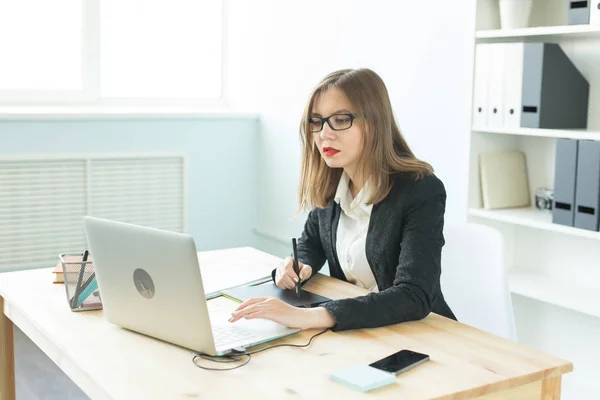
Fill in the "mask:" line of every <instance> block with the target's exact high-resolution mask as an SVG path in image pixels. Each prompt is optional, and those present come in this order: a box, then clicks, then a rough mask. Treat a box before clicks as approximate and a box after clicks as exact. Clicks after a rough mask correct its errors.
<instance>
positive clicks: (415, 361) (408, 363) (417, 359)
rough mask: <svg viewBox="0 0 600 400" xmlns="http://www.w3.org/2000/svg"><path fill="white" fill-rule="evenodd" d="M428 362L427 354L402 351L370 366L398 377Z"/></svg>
mask: <svg viewBox="0 0 600 400" xmlns="http://www.w3.org/2000/svg"><path fill="white" fill-rule="evenodd" d="M427 360H429V356H428V355H427V354H423V353H417V352H416V351H411V350H400V351H399V352H397V353H394V354H392V355H389V356H387V357H385V358H382V359H381V360H378V361H375V362H374V363H372V364H369V366H370V367H373V368H377V369H379V370H381V371H385V372H391V373H393V374H395V375H397V374H399V373H402V372H404V371H407V370H409V369H411V368H413V367H416V366H417V365H419V364H423V363H424V362H425V361H427Z"/></svg>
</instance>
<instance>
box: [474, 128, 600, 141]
mask: <svg viewBox="0 0 600 400" xmlns="http://www.w3.org/2000/svg"><path fill="white" fill-rule="evenodd" d="M472 130H473V131H475V132H482V133H494V134H498V135H519V136H537V137H548V138H567V139H581V140H600V132H599V131H588V130H584V129H534V128H510V129H505V128H484V127H477V126H474V127H473V128H472Z"/></svg>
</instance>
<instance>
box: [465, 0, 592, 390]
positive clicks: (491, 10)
mask: <svg viewBox="0 0 600 400" xmlns="http://www.w3.org/2000/svg"><path fill="white" fill-rule="evenodd" d="M567 13H568V2H567V1H565V0H533V9H532V14H531V18H530V21H529V26H530V27H528V28H522V29H500V15H499V8H498V0H477V24H476V32H475V34H474V38H473V42H474V44H475V45H477V44H480V43H492V42H493V43H496V42H497V43H508V42H551V43H557V44H559V45H560V47H561V48H562V49H563V51H564V52H565V53H566V54H567V56H568V57H569V59H571V60H572V62H573V63H574V65H575V66H576V67H577V68H578V69H579V71H580V72H581V73H582V75H583V76H584V77H585V78H586V79H587V81H588V82H589V84H590V94H589V108H588V124H587V129H585V130H574V129H573V130H570V129H568V130H565V129H560V130H558V129H557V130H553V129H530V128H498V127H496V128H490V127H486V126H477V125H474V126H472V127H471V131H470V160H469V193H468V198H469V206H468V211H467V215H468V220H469V221H470V222H476V223H481V224H487V225H490V226H493V227H495V228H497V229H498V230H499V231H500V232H501V233H502V234H503V236H504V239H505V242H506V244H507V259H508V261H509V264H510V265H509V287H510V290H511V292H512V293H513V294H514V295H516V296H520V297H524V298H527V299H533V300H534V301H535V302H537V303H531V301H530V302H526V301H525V300H523V302H517V303H518V304H519V305H520V306H521V307H531V308H528V309H522V310H515V313H516V315H517V314H518V313H519V312H521V314H522V315H523V316H524V317H523V318H525V320H522V322H521V323H522V325H520V326H519V325H517V331H519V330H521V331H522V332H526V335H525V336H526V337H527V338H528V339H527V340H528V342H527V343H528V344H531V345H536V346H537V345H538V344H539V347H540V348H541V349H542V350H546V351H548V352H550V353H555V354H562V355H563V356H564V357H565V358H567V359H572V360H577V359H579V360H580V359H584V360H585V359H587V358H589V357H590V354H589V350H583V349H584V348H589V347H594V344H592V343H587V342H585V339H582V340H583V341H584V342H585V343H587V344H585V343H583V344H581V346H582V347H581V351H579V352H578V351H575V352H574V353H571V352H573V351H574V350H573V349H574V347H573V346H572V342H573V341H577V340H578V337H579V335H580V333H581V332H583V333H582V337H583V338H590V337H596V336H597V334H596V333H594V332H596V331H597V327H598V326H600V325H598V324H600V322H596V320H597V319H598V321H600V243H599V241H600V232H594V231H589V230H584V229H578V228H574V227H569V226H563V225H558V224H554V223H552V214H551V213H550V212H548V211H540V210H537V209H535V208H533V206H534V204H535V201H534V197H535V192H536V190H537V189H538V188H553V187H554V168H555V152H556V140H557V139H559V138H569V139H578V140H596V141H600V25H595V26H594V25H573V26H571V25H566V24H567ZM475 72H476V71H475V70H473V74H474V75H475ZM473 80H474V81H475V78H473ZM494 151H522V152H523V153H524V154H525V158H526V163H527V175H528V183H529V193H530V203H531V206H530V207H524V208H514V209H493V210H492V209H485V208H483V204H482V199H481V198H482V196H481V186H480V181H479V155H480V154H482V153H485V152H494ZM536 304H537V305H536ZM534 305H535V306H534ZM545 305H552V306H556V307H559V308H555V307H551V308H543V307H545ZM538 307H541V308H540V309H543V310H545V312H544V317H543V318H551V317H548V315H556V316H557V317H555V318H561V317H564V315H565V314H564V312H568V313H570V314H568V315H572V317H570V318H572V320H577V321H584V322H581V325H580V326H565V327H564V328H562V327H561V328H560V329H559V330H562V329H565V331H564V332H556V327H557V326H560V322H558V321H556V320H553V322H547V320H546V322H547V326H546V327H544V326H538V325H529V323H530V322H529V319H528V318H527V317H526V316H530V312H531V311H530V310H531V309H536V310H537V309H538ZM551 310H555V311H554V312H555V314H552V311H551ZM564 310H566V311H564ZM573 312H574V313H573ZM540 318H542V317H540ZM578 318H579V319H578ZM582 318H583V319H582ZM585 318H588V320H585ZM589 318H591V320H590V319H589ZM517 321H519V318H517ZM594 324H596V325H594ZM592 327H593V329H592ZM586 329H587V330H590V329H592V330H593V332H592V331H586ZM549 331H551V332H552V334H551V335H550V333H549ZM549 335H550V336H552V338H553V339H552V340H555V342H552V345H549V344H548V343H550V342H548V340H547V339H548V337H549ZM561 340H562V342H561ZM546 346H548V347H546ZM594 348H595V350H592V352H594V353H593V354H594V357H596V358H597V357H600V348H596V347H594ZM586 357H587V358H586ZM594 368H597V366H596V365H595V364H591V363H590V364H588V365H586V364H585V362H584V363H583V365H582V364H581V363H579V364H578V363H575V370H576V371H578V372H577V374H576V375H577V377H575V381H573V382H576V383H575V384H573V385H572V386H571V388H573V390H574V391H575V392H578V393H579V397H575V398H582V397H580V396H581V393H584V392H585V390H587V389H586V388H587V387H589V386H587V382H589V381H591V380H592V379H593V378H592V377H593V376H594V373H593V370H594ZM567 379H569V378H567ZM565 382H568V380H567V381H565ZM594 390H596V389H594ZM594 396H595V397H594V398H600V391H598V392H597V393H594Z"/></svg>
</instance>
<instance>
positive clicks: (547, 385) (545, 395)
mask: <svg viewBox="0 0 600 400" xmlns="http://www.w3.org/2000/svg"><path fill="white" fill-rule="evenodd" d="M561 379H562V378H561V377H560V376H557V377H556V378H551V379H544V380H543V381H542V400H560V389H561Z"/></svg>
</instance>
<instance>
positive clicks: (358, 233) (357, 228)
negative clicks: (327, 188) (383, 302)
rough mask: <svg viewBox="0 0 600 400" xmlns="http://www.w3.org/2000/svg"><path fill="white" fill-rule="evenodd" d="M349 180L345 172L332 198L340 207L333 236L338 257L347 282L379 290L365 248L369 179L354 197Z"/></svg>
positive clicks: (368, 207)
mask: <svg viewBox="0 0 600 400" xmlns="http://www.w3.org/2000/svg"><path fill="white" fill-rule="evenodd" d="M349 184H350V177H349V176H348V175H347V174H346V172H344V173H343V174H342V177H341V178H340V183H339V184H338V188H337V191H336V193H335V198H334V200H335V202H336V203H338V204H339V205H340V207H341V209H342V212H341V214H340V221H339V224H338V229H337V240H336V251H337V256H338V260H339V261H340V266H341V267H342V271H344V275H346V278H347V279H348V282H350V283H353V284H355V285H357V286H360V287H362V288H364V289H367V290H369V291H371V292H378V291H379V290H378V288H377V283H376V282H375V276H374V275H373V271H371V267H370V266H369V262H368V261H367V254H366V250H365V245H366V239H367V230H368V229H369V220H370V219H371V210H372V209H373V205H366V204H365V202H366V200H368V199H369V183H368V182H367V183H366V184H365V186H364V187H363V188H362V189H361V191H360V192H359V193H358V195H357V196H356V198H354V199H352V192H351V191H350V188H349Z"/></svg>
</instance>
